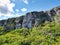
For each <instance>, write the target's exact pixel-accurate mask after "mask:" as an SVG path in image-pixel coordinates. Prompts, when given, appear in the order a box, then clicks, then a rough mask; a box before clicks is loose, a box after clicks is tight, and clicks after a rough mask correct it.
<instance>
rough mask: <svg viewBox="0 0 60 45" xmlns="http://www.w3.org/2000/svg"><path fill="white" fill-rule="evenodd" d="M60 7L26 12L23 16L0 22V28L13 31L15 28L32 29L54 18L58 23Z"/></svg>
mask: <svg viewBox="0 0 60 45" xmlns="http://www.w3.org/2000/svg"><path fill="white" fill-rule="evenodd" d="M59 14H60V6H58V7H55V8H53V9H51V10H48V11H40V12H38V11H33V12H28V13H27V14H26V15H24V16H20V17H16V18H10V19H7V20H1V21H0V26H4V29H5V30H13V29H16V28H25V27H26V28H32V27H34V26H36V25H39V24H41V23H43V22H45V21H46V20H47V21H50V22H51V21H52V19H51V18H52V17H53V16H55V18H54V19H55V20H56V21H58V20H59V21H60V17H59Z"/></svg>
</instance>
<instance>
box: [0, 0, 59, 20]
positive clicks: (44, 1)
mask: <svg viewBox="0 0 60 45" xmlns="http://www.w3.org/2000/svg"><path fill="white" fill-rule="evenodd" d="M56 6H60V0H0V20H2V19H8V18H12V17H19V16H22V15H25V14H26V13H27V12H31V11H46V10H50V9H52V8H54V7H56Z"/></svg>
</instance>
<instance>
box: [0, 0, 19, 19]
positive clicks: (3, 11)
mask: <svg viewBox="0 0 60 45" xmlns="http://www.w3.org/2000/svg"><path fill="white" fill-rule="evenodd" d="M14 6H15V4H14V3H11V0H0V20H1V19H7V18H11V17H16V16H19V14H18V13H16V14H13V13H14V10H13V7H14ZM17 11H18V10H17Z"/></svg>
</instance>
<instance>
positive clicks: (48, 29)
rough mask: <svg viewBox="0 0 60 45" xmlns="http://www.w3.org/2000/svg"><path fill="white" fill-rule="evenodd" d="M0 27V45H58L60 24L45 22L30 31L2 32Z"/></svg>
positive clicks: (24, 29)
mask: <svg viewBox="0 0 60 45" xmlns="http://www.w3.org/2000/svg"><path fill="white" fill-rule="evenodd" d="M3 29H4V27H3V26H2V27H0V45H60V22H57V23H55V22H54V21H53V22H47V21H46V22H45V23H44V24H43V25H40V26H38V27H34V28H31V29H27V28H22V29H15V30H10V31H4V30H3Z"/></svg>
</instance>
